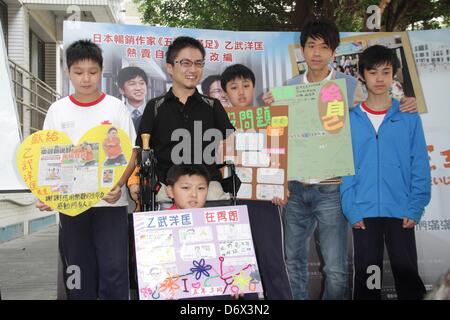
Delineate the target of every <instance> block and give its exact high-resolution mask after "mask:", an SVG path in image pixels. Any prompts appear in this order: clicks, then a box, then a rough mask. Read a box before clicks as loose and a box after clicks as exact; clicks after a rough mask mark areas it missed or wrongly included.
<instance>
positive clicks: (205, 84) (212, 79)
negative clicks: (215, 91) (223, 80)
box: [202, 74, 220, 96]
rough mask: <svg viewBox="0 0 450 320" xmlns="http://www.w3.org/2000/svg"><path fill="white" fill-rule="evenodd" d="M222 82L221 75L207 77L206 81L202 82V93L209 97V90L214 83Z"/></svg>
mask: <svg viewBox="0 0 450 320" xmlns="http://www.w3.org/2000/svg"><path fill="white" fill-rule="evenodd" d="M216 81H220V75H219V74H213V75H210V76H207V77H206V78H205V80H203V82H202V92H203V94H205V95H207V96H208V95H209V88H210V87H211V85H212V84H213V82H216Z"/></svg>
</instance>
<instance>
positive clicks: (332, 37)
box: [300, 19, 340, 51]
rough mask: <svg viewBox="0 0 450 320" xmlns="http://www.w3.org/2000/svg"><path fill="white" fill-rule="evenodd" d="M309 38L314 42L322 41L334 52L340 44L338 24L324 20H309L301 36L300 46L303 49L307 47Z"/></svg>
mask: <svg viewBox="0 0 450 320" xmlns="http://www.w3.org/2000/svg"><path fill="white" fill-rule="evenodd" d="M308 38H312V39H314V40H317V39H322V40H323V41H324V42H325V43H326V44H327V46H329V47H330V48H331V50H332V51H335V50H336V48H337V47H338V46H339V42H340V37H339V30H338V28H337V26H336V24H335V23H334V22H331V21H329V20H324V19H321V20H318V19H314V20H309V21H307V22H306V23H305V25H304V26H303V29H302V32H301V34H300V45H301V46H302V48H304V47H305V44H306V41H307V40H308Z"/></svg>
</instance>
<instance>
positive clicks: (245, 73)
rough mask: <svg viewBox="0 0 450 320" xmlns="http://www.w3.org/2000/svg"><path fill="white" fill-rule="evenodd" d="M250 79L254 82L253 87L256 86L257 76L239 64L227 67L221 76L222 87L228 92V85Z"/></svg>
mask: <svg viewBox="0 0 450 320" xmlns="http://www.w3.org/2000/svg"><path fill="white" fill-rule="evenodd" d="M237 78H242V79H250V80H252V83H253V87H254V86H255V74H254V73H253V71H252V70H251V69H250V68H247V67H246V66H244V65H243V64H240V63H237V64H233V65H231V66H229V67H227V68H226V69H225V70H224V71H223V72H222V75H221V79H220V85H221V86H222V89H223V91H225V92H226V91H227V83H228V82H230V81H232V80H234V79H237Z"/></svg>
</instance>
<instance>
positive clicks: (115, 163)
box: [16, 125, 132, 216]
mask: <svg viewBox="0 0 450 320" xmlns="http://www.w3.org/2000/svg"><path fill="white" fill-rule="evenodd" d="M131 151H132V144H131V141H130V138H129V137H128V135H127V134H126V133H125V131H123V130H122V129H120V128H116V127H114V126H112V125H100V126H97V127H94V128H92V129H91V130H89V131H87V132H86V133H85V134H84V135H83V137H81V139H80V141H79V143H78V144H77V145H74V144H73V143H72V141H71V140H70V138H69V137H68V136H67V135H66V134H65V133H63V132H59V131H56V130H42V131H38V132H36V133H34V134H32V135H31V136H29V137H27V138H26V139H25V140H24V142H23V143H22V144H21V145H20V147H19V150H18V152H17V155H16V162H17V167H18V169H19V172H20V174H21V175H22V178H23V180H24V181H25V183H26V185H27V186H28V187H29V188H30V190H31V192H32V193H33V194H34V195H35V196H36V197H37V198H38V199H39V200H41V201H42V202H44V203H45V204H47V205H48V206H50V207H51V208H52V209H54V210H57V211H59V212H62V213H65V214H67V215H70V216H75V215H78V214H80V213H82V212H84V211H86V210H87V209H89V208H90V207H92V206H94V205H95V204H96V203H97V202H99V201H100V200H101V199H102V198H103V196H104V195H105V193H107V192H108V191H109V190H111V189H112V188H113V187H114V186H115V184H116V183H117V182H118V180H119V179H120V177H121V176H122V174H123V172H124V170H125V168H126V166H127V164H128V161H129V159H130V157H131Z"/></svg>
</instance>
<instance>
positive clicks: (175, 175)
mask: <svg viewBox="0 0 450 320" xmlns="http://www.w3.org/2000/svg"><path fill="white" fill-rule="evenodd" d="M166 181H167V188H166V192H167V195H168V196H169V198H171V199H172V201H173V206H172V207H171V208H170V210H175V209H187V208H203V207H204V206H205V203H206V196H207V195H208V186H209V181H210V178H209V173H208V170H206V168H205V167H204V166H203V165H188V164H185V165H183V164H181V165H174V166H172V167H171V168H170V169H169V171H168V172H167V180H166Z"/></svg>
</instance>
